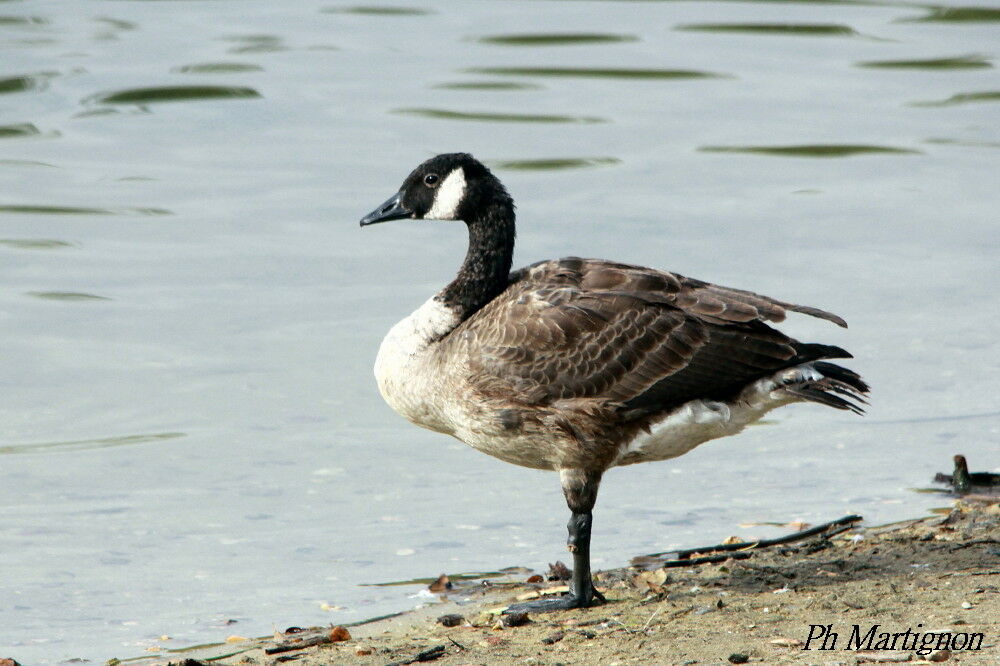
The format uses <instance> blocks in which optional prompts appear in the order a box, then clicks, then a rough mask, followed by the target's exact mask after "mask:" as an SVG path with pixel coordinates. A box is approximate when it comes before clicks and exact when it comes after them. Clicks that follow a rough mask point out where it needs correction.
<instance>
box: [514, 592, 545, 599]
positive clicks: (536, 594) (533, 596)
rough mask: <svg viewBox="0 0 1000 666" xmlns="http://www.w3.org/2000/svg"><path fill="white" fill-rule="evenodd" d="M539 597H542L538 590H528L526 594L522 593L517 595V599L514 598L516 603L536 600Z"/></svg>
mask: <svg viewBox="0 0 1000 666" xmlns="http://www.w3.org/2000/svg"><path fill="white" fill-rule="evenodd" d="M540 596H542V593H541V592H539V591H538V590H530V591H528V592H522V593H521V594H519V595H517V597H515V598H516V599H517V600H518V601H527V600H529V599H537V598H538V597H540Z"/></svg>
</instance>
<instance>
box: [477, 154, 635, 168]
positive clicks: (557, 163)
mask: <svg viewBox="0 0 1000 666" xmlns="http://www.w3.org/2000/svg"><path fill="white" fill-rule="evenodd" d="M620 163H621V160H619V159H618V158H615V157H565V158H558V157H557V158H549V159H537V160H499V161H491V162H490V166H493V167H496V168H497V169H510V170H513V171H562V170H564V169H586V168H590V167H599V166H610V165H612V164H620Z"/></svg>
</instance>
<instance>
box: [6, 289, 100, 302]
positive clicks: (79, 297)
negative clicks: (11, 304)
mask: <svg viewBox="0 0 1000 666" xmlns="http://www.w3.org/2000/svg"><path fill="white" fill-rule="evenodd" d="M25 295H27V296H31V297H33V298H40V299H42V300H44V301H73V302H78V301H110V300H111V299H110V298H108V297H107V296H98V295H97V294H87V293H84V292H80V291H29V292H27V293H26V294H25Z"/></svg>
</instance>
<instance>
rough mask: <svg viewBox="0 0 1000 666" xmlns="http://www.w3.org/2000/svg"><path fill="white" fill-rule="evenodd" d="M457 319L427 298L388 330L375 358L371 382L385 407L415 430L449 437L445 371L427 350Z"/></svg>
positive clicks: (455, 324) (448, 309)
mask: <svg viewBox="0 0 1000 666" xmlns="http://www.w3.org/2000/svg"><path fill="white" fill-rule="evenodd" d="M458 319H459V318H458V315H457V314H456V313H455V311H454V310H452V309H451V308H449V307H448V306H447V305H445V304H444V303H442V302H441V301H439V300H437V299H436V298H430V299H428V300H427V302H425V303H424V304H423V305H421V306H420V307H419V308H417V309H416V310H414V311H413V313H412V314H411V315H410V316H409V317H407V318H406V319H403V320H402V321H400V322H399V323H398V324H396V325H395V326H393V327H392V329H391V330H390V331H389V333H388V334H387V335H386V336H385V339H383V340H382V345H381V346H380V347H379V350H378V356H377V357H376V358H375V380H376V381H377V382H378V388H379V392H380V393H381V394H382V397H383V398H384V399H385V401H386V402H387V403H388V404H389V406H390V407H392V408H393V409H394V410H396V411H397V412H398V413H399V414H400V415H402V416H403V417H405V418H406V419H408V420H409V421H411V422H413V423H415V424H417V425H419V426H423V427H425V428H430V429H431V430H437V431H439V432H447V433H449V434H450V432H451V428H450V427H449V426H448V424H447V423H446V422H445V421H444V420H443V418H442V415H443V410H444V408H445V405H444V399H443V394H444V391H442V390H441V389H442V387H441V386H440V383H441V381H442V380H443V377H444V375H445V371H446V370H447V368H445V367H441V366H439V365H438V364H436V363H434V360H433V354H431V352H430V347H431V345H432V344H433V343H434V342H435V341H437V340H438V339H440V338H441V336H443V335H445V334H447V333H448V332H449V331H451V330H452V329H453V328H455V326H457V325H458Z"/></svg>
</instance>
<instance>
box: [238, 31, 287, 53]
mask: <svg viewBox="0 0 1000 666" xmlns="http://www.w3.org/2000/svg"><path fill="white" fill-rule="evenodd" d="M223 39H224V40H225V41H227V42H236V43H237V44H238V46H233V47H231V48H230V49H228V51H227V52H228V53H278V52H280V51H287V50H288V47H287V46H285V44H284V43H283V42H282V40H281V38H280V37H278V36H277V35H235V36H230V37H225V38H223Z"/></svg>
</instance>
